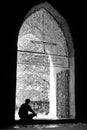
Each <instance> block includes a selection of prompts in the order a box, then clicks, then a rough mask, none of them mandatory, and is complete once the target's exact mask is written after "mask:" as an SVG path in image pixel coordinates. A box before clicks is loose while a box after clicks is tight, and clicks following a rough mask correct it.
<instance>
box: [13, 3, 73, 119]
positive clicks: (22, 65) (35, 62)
mask: <svg viewBox="0 0 87 130" xmlns="http://www.w3.org/2000/svg"><path fill="white" fill-rule="evenodd" d="M52 12H54V14H52ZM55 15H56V16H58V18H57V19H55ZM26 17H27V18H25V20H24V22H23V24H22V26H21V28H20V31H19V35H18V43H17V72H16V96H15V120H19V119H20V118H19V116H18V111H19V108H20V106H21V104H23V103H24V101H25V99H27V98H29V99H30V100H31V103H30V105H31V107H32V109H33V110H34V111H35V112H36V113H37V117H35V118H34V119H52V120H56V119H67V118H70V119H71V118H75V95H74V53H73V46H72V41H69V40H70V34H68V33H69V32H68V31H67V30H66V29H65V31H64V28H63V30H62V28H60V25H61V24H62V23H63V22H62V23H61V20H64V19H63V18H62V17H61V16H60V14H59V13H58V12H56V10H55V9H53V7H52V6H51V5H50V4H48V3H42V4H40V5H38V6H35V7H34V8H33V9H31V10H30V11H29V13H28V14H27V15H26ZM59 21H60V22H59ZM64 22H65V21H64ZM59 23H60V24H59ZM61 26H62V27H64V25H61ZM65 35H66V36H65ZM68 35H69V38H68ZM68 39H69V40H68Z"/></svg>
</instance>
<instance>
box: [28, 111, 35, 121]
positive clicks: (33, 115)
mask: <svg viewBox="0 0 87 130" xmlns="http://www.w3.org/2000/svg"><path fill="white" fill-rule="evenodd" d="M35 116H36V115H35V114H34V113H32V114H30V115H28V119H30V120H32V118H33V117H35Z"/></svg>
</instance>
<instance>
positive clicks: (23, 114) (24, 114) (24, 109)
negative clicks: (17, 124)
mask: <svg viewBox="0 0 87 130" xmlns="http://www.w3.org/2000/svg"><path fill="white" fill-rule="evenodd" d="M29 102H30V100H29V99H26V101H25V103H24V104H22V105H21V107H20V109H19V113H18V114H19V117H20V119H22V120H29V119H32V118H33V117H34V116H36V114H35V112H34V111H33V110H32V109H31V107H30V106H29V105H28V103H29ZM28 112H32V114H30V115H29V114H28Z"/></svg>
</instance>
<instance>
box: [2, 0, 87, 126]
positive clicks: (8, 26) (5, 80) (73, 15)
mask: <svg viewBox="0 0 87 130" xmlns="http://www.w3.org/2000/svg"><path fill="white" fill-rule="evenodd" d="M40 2H41V1H40V0H39V1H38V2H36V1H34V0H33V2H32V3H18V2H11V3H10V2H9V3H7V4H6V5H5V7H4V3H3V7H4V8H2V9H1V12H2V13H1V15H2V16H1V40H0V41H1V44H0V45H1V46H0V52H1V62H0V65H1V80H0V81H1V86H0V87H1V90H0V119H1V123H0V126H1V127H5V126H10V125H13V124H24V122H18V121H15V119H14V113H15V90H16V57H17V53H16V52H17V37H18V33H19V29H20V27H21V24H22V22H23V19H24V17H25V15H26V13H27V12H28V11H29V10H30V9H31V8H32V7H33V6H34V5H36V4H39V3H40ZM43 2H44V1H43ZM50 4H51V5H52V6H53V7H54V8H55V9H56V10H58V11H59V13H60V14H61V15H62V16H63V17H64V18H65V19H66V20H67V22H68V24H69V27H70V30H71V35H72V38H73V43H74V48H75V101H76V119H72V120H56V121H51V120H50V121H48V120H42V121H41V120H39V121H32V122H30V123H34V124H37V123H42V124H44V123H48V124H49V123H59V122H61V123H66V122H87V107H86V103H87V102H86V98H87V94H86V80H87V79H86V54H85V53H86V42H84V39H85V33H86V32H85V28H84V27H85V24H84V21H85V20H83V19H85V16H84V15H83V14H84V13H83V10H81V7H82V5H78V6H77V5H76V3H68V2H67V3H64V4H63V3H62V2H61V3H57V0H56V1H55V2H53V1H51V2H50ZM26 123H27V122H26Z"/></svg>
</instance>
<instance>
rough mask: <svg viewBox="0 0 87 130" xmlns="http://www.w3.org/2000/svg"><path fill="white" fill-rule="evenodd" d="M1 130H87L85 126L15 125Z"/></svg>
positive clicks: (86, 125)
mask: <svg viewBox="0 0 87 130" xmlns="http://www.w3.org/2000/svg"><path fill="white" fill-rule="evenodd" d="M3 130H87V124H82V123H77V124H58V125H55V124H52V125H25V126H23V125H16V126H14V127H10V128H8V129H6V128H5V129H3Z"/></svg>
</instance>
